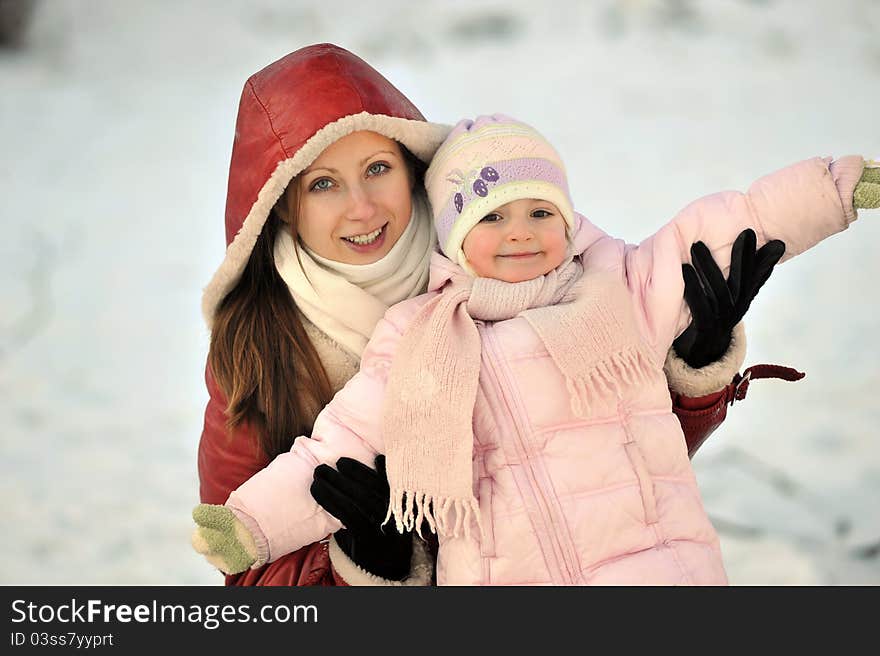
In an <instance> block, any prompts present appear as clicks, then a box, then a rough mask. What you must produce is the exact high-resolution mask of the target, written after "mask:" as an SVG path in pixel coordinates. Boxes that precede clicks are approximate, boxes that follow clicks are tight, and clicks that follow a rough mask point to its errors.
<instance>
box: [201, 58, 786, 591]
mask: <svg viewBox="0 0 880 656" xmlns="http://www.w3.org/2000/svg"><path fill="white" fill-rule="evenodd" d="M447 132H448V128H447V127H446V126H442V125H436V124H432V123H428V122H426V121H425V120H424V118H423V116H422V115H421V113H419V111H418V110H417V109H416V108H415V107H414V106H413V105H412V103H411V102H410V101H409V100H407V98H406V97H404V96H403V94H401V93H400V92H399V91H398V90H397V89H396V88H394V86H392V85H391V84H390V83H389V82H388V81H387V80H386V79H385V78H383V77H382V76H381V75H380V74H379V73H378V72H377V71H375V70H374V69H373V68H371V67H370V66H369V65H368V64H366V63H365V62H364V61H362V60H361V59H359V58H358V57H356V56H354V55H353V54H352V53H350V52H347V51H346V50H343V49H341V48H338V47H336V46H333V45H330V44H321V45H315V46H310V47H307V48H303V49H301V50H298V51H296V52H294V53H291V54H290V55H287V56H286V57H284V58H282V59H280V60H279V61H277V62H275V63H273V64H271V65H269V66H268V67H266V68H265V69H263V70H262V71H260V72H258V73H256V74H255V75H253V76H252V77H251V78H250V79H249V80H248V81H247V83H246V84H245V88H244V91H243V93H242V98H241V103H240V106H239V114H238V119H237V123H236V136H235V142H234V145H233V151H232V161H231V165H230V174H229V187H228V195H227V205H226V240H227V244H228V248H227V251H226V255H225V258H224V260H223V263H222V264H221V266H220V268H219V269H218V271H217V272H216V273H215V275H214V277H213V279H212V280H211V282H210V283H209V285H208V286H207V288H206V289H205V293H204V297H203V312H204V315H205V319H206V321H207V323H208V326H209V327H210V328H211V344H210V351H209V354H208V363H207V367H206V382H207V386H208V391H209V393H210V400H209V402H208V407H207V409H206V412H205V428H204V432H203V433H202V438H201V442H200V445H199V476H200V481H201V501H202V502H203V503H211V504H222V503H223V502H224V501H226V498H227V497H228V495H229V493H230V492H231V491H232V490H234V489H235V488H236V487H238V486H239V485H240V484H241V483H242V482H244V481H245V480H246V479H248V478H249V477H250V476H251V475H252V474H254V473H255V472H256V471H258V470H259V469H262V468H263V467H265V466H266V465H267V464H268V463H269V462H270V461H271V460H272V459H273V458H274V456H276V455H278V454H280V453H282V452H284V451H287V450H289V448H290V446H291V444H292V439H293V438H294V437H296V436H298V435H301V434H308V433H310V431H311V426H312V422H313V421H314V419H315V416H316V415H317V413H318V411H319V410H320V409H321V408H322V407H323V406H324V405H326V404H327V403H328V402H329V401H330V399H331V398H332V396H333V394H334V393H335V392H336V391H337V390H339V389H340V388H341V387H342V386H343V385H344V384H345V382H346V381H347V380H348V379H349V378H351V376H353V375H354V373H355V372H356V371H357V369H358V366H359V360H360V354H361V352H362V350H363V348H364V346H365V345H366V343H367V341H368V339H369V336H370V334H371V333H372V330H373V328H374V326H375V324H376V322H377V321H378V320H379V319H380V318H381V317H382V316H383V314H384V312H385V310H386V309H387V308H388V307H389V306H390V305H393V304H394V303H397V302H399V301H401V300H404V299H406V298H411V297H413V296H416V295H418V294H419V293H421V292H423V291H424V290H425V288H426V286H427V282H428V281H427V277H428V261H429V257H430V253H431V251H432V250H433V248H434V245H435V241H434V239H435V238H434V235H433V230H432V226H431V217H430V211H429V208H428V206H427V203H426V201H425V195H424V188H423V183H422V180H421V175H422V173H423V171H424V167H425V163H427V162H429V161H430V159H431V157H432V155H433V153H434V151H435V150H436V148H437V147H438V146H439V144H440V143H441V142H442V141H443V139H444V138H445V136H446V134H447ZM300 245H301V246H300ZM751 255H752V256H754V255H755V254H754V253H752V254H751ZM758 255H759V261H761V263H762V271H763V272H765V273H767V275H769V271H770V270H772V267H773V265H774V264H775V261H776V260H778V255H781V253H779V254H778V255H774V254H769V253H767V252H765V253H763V254H762V253H761V251H758ZM762 256H763V257H762ZM774 258H775V259H774ZM709 262H710V263H711V258H709ZM695 264H697V265H698V266H699V264H698V262H697V260H695ZM712 264H714V263H712ZM703 266H704V268H705V267H710V266H711V264H709V263H706V262H705V261H704V262H703ZM719 275H720V274H719ZM721 282H722V283H723V282H724V281H723V279H722V281H721ZM742 287H743V288H746V287H747V285H742ZM756 291H757V289H755V292H756ZM691 292H692V293H694V294H698V293H699V290H695V289H694V288H693V287H691ZM688 301H689V303H690V302H691V298H688ZM692 306H693V304H692ZM747 306H748V304H747V303H746V304H745V307H744V308H741V309H742V313H744V312H745V309H746V308H747ZM735 314H736V313H735ZM695 316H696V315H695ZM741 317H742V314H741V313H740V314H739V315H738V316H733V315H731V316H727V317H726V319H728V320H729V321H728V322H727V323H729V325H727V323H724V322H715V323H714V324H712V322H711V321H709V322H706V321H704V322H703V325H702V326H701V327H700V326H696V327H697V328H701V329H700V330H692V331H691V334H690V336H689V337H688V339H687V340H685V342H686V343H685V342H681V343H679V344H677V346H680V348H679V349H678V351H679V353H681V354H682V355H684V357H686V358H687V357H688V356H689V355H693V356H694V358H695V360H694V361H696V360H700V363H701V364H702V363H703V362H710V363H711V364H708V365H707V366H703V367H701V368H700V369H699V370H695V369H691V368H690V367H688V366H687V364H686V363H685V361H683V360H682V359H681V358H677V357H676V354H675V353H673V352H670V358H669V363H670V365H669V366H668V367H667V372H668V376H669V380H670V388H671V393H672V395H673V399H674V400H675V401H676V407H677V408H679V409H680V408H682V407H687V411H688V412H690V413H691V414H690V415H688V416H692V417H695V418H697V420H698V423H699V424H700V425H699V426H698V428H699V431H697V432H696V433H695V432H694V431H688V426H687V424H686V422H684V426H685V430H686V432H690V433H691V434H690V435H688V442H689V444H697V445H698V444H699V442H700V441H701V439H703V438H704V437H705V435H707V434H708V433H709V432H711V430H712V429H714V427H715V426H717V424H718V423H720V421H722V420H723V418H724V412H725V408H726V402H727V400H728V395H729V390H730V389H732V388H731V387H730V386H729V385H727V384H728V383H729V381H731V379H732V378H733V376H734V374H736V372H737V371H738V369H739V367H740V366H741V365H742V360H743V357H744V348H745V344H744V337H743V334H742V329H741V327H738V328H737V330H736V331H735V335H734V338H733V341H731V329H732V328H733V325H734V324H735V323H736V322H738V321H739V319H740V318H741ZM703 319H705V317H704V316H703ZM696 323H697V322H696V321H695V324H696ZM708 324H712V325H708ZM719 333H720V334H721V338H720V339H719V338H718V334H719ZM710 338H711V339H710ZM707 344H709V346H707ZM729 345H730V348H728V346H729ZM707 353H708V355H707ZM719 356H723V357H719ZM697 366H699V365H697ZM682 393H686V394H687V395H688V396H689V397H701V396H703V395H709V396H706V397H705V398H703V399H700V398H697V399H694V398H682ZM707 417H709V418H710V419H708V420H707V419H706V418H707ZM692 450H693V449H692ZM378 484H379V485H380V486H381V481H380V482H379V483H378ZM340 519H343V522H344V523H345V524H346V526H348V530H345V531H340V532H339V533H337V534H335V535H334V536H333V537H332V538H331V539H330V540H329V541H322V542H319V543H315V544H312V545H309V546H307V547H305V548H303V549H301V550H299V551H297V552H295V553H292V554H289V555H288V556H285V557H284V558H281V559H279V560H277V561H275V562H273V563H271V564H269V565H267V566H265V567H262V568H260V569H257V570H250V571H247V572H244V573H242V574H239V575H235V576H229V577H227V579H226V583H227V584H228V585H340V584H355V583H357V584H363V583H367V584H381V583H390V584H396V585H400V584H412V585H419V584H426V583H429V582H430V580H431V559H430V555H429V554H428V553H426V552H425V550H424V547H423V546H422V543H421V542H420V541H418V540H416V541H412V540H411V539H410V537H409V536H405V543H403V544H402V543H401V542H400V540H399V539H398V540H397V541H394V538H393V536H391V537H389V536H385V535H384V534H381V533H378V532H372V534H370V532H369V531H364V530H356V527H354V526H353V525H352V524H349V523H348V522H345V520H344V518H341V517H340ZM413 545H415V548H413ZM377 554H384V555H385V556H387V558H380V559H377V558H376V555H377ZM389 554H390V555H389ZM389 560H390V561H393V562H390V563H389ZM331 565H332V566H331ZM407 565H408V567H407Z"/></svg>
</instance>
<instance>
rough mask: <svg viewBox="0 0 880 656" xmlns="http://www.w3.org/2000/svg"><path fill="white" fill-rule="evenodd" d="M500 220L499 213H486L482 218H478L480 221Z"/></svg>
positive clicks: (492, 221)
mask: <svg viewBox="0 0 880 656" xmlns="http://www.w3.org/2000/svg"><path fill="white" fill-rule="evenodd" d="M500 220H501V215H500V214H487V215H486V216H484V217H483V218H482V219H480V223H495V222H497V221H500Z"/></svg>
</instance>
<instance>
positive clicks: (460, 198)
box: [446, 166, 501, 214]
mask: <svg viewBox="0 0 880 656" xmlns="http://www.w3.org/2000/svg"><path fill="white" fill-rule="evenodd" d="M475 173H476V169H473V170H471V171H470V172H468V173H467V174H466V175H465V174H464V173H462V172H461V171H460V170H459V169H455V170H453V171H450V174H449V176H448V177H447V178H446V179H447V180H449V181H450V182H454V183H456V184H459V185H461V186H462V187H464V186H465V185H466V184H467V182H466V181H467V180H468V179H469V178H470V177H471V176H473V175H475ZM500 178H501V176H500V175H499V174H498V171H496V170H495V169H493V168H492V167H491V166H484V167H483V168H482V169H480V173H479V177H477V178H476V180H474V182H473V183H472V184H471V189H472V190H473V192H474V193H475V194H476V195H477V196H479V197H480V198H485V197H486V196H488V195H489V185H488V184H486V183H493V184H494V183H495V182H498V180H499V179H500ZM452 202H453V204H454V205H455V211H456V212H458V213H459V214H461V212H462V210H463V209H464V194H462V193H461V192H456V194H455V195H454V196H453V197H452Z"/></svg>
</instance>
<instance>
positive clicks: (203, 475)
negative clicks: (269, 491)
mask: <svg viewBox="0 0 880 656" xmlns="http://www.w3.org/2000/svg"><path fill="white" fill-rule="evenodd" d="M205 383H206V384H207V386H208V394H209V395H210V399H209V400H208V407H207V408H206V409H205V426H204V429H203V430H202V437H201V440H200V441H199V455H198V467H199V495H200V498H201V501H202V503H215V504H222V503H225V502H226V499H227V498H228V497H229V494H230V492H232V491H233V490H234V489H235V488H237V487H238V486H239V485H241V484H242V483H244V482H245V481H246V480H247V479H248V478H250V477H251V476H253V475H254V474H255V473H257V472H258V471H259V470H261V469H263V468H264V467H265V466H266V465H267V464H269V459H268V458H267V457H266V456H265V455H264V454H263V453H262V452H261V451H260V449H259V446H258V441H257V435H256V432H255V431H254V429H253V427H251V426H249V425H240V426H237V427H236V428H235V430H234V431H232V432H231V433H230V432H229V431H227V430H226V399H225V398H224V396H223V393H222V392H221V391H220V388H219V387H217V384H216V382H215V381H214V377H213V376H212V375H211V371H210V368H209V367H206V368H205ZM339 581H341V579H339V578H338V576H334V573H333V571H332V569H331V567H330V556H329V555H328V553H327V545H326V543H321V542H316V543H314V544H310V545H308V546H306V547H303V548H302V549H300V550H299V551H295V552H293V553H291V554H287V555H286V556H282V557H281V558H279V559H278V560H276V561H274V562H272V563H269V564H268V565H265V566H263V567H261V568H259V569H255V570H248V571H246V572H242V573H241V574H234V575H230V576H227V577H226V585H297V586H299V585H338V584H339ZM343 583H344V582H343Z"/></svg>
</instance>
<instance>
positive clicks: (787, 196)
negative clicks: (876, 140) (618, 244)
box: [626, 156, 875, 353]
mask: <svg viewBox="0 0 880 656" xmlns="http://www.w3.org/2000/svg"><path fill="white" fill-rule="evenodd" d="M864 168H865V167H864V161H863V160H862V158H861V157H858V156H848V157H844V158H841V159H839V160H836V161H834V162H831V160H830V158H829V159H821V158H814V159H810V160H806V161H804V162H800V163H798V164H795V165H793V166H789V167H787V168H785V169H782V170H780V171H777V172H775V173H771V174H770V175H767V176H764V177H763V178H760V179H759V180H757V181H756V182H755V183H753V184H752V185H751V187H750V188H749V190H748V192H746V193H740V192H732V191H728V192H720V193H716V194H712V195H710V196H706V197H704V198H701V199H699V200H697V201H695V202H693V203H691V204H690V205H688V206H687V207H685V208H684V209H683V210H682V211H681V212H680V213H679V214H678V215H677V216H676V217H675V218H674V219H673V220H672V221H671V222H669V223H668V224H667V225H665V226H664V227H663V228H661V229H660V230H659V231H658V232H657V233H656V234H655V235H653V236H652V237H649V238H648V239H646V240H645V241H643V242H642V243H641V244H639V245H638V246H637V247H632V246H630V247H627V253H626V267H627V277H628V281H629V285H630V287H631V289H633V290H634V292H636V298H637V299H638V300H639V302H640V304H641V309H642V311H643V312H644V316H645V322H646V325H647V326H648V327H649V330H650V331H651V332H652V334H653V337H654V344H655V347H656V350H657V352H658V353H665V352H666V351H667V350H668V348H669V346H670V345H671V344H672V341H673V340H674V339H675V338H676V337H678V336H679V335H680V334H681V333H682V331H683V330H684V329H685V328H686V327H687V325H688V324H689V323H690V321H691V316H690V312H689V311H688V308H687V305H686V304H685V303H684V302H683V296H684V279H683V277H682V268H681V265H682V263H686V262H689V261H690V258H691V253H690V248H691V245H692V244H694V243H696V242H703V243H704V244H705V245H706V246H707V248H708V250H709V251H710V252H711V254H712V256H713V257H714V259H715V261H716V262H717V263H718V265H719V266H720V267H721V269H722V271H724V272H725V274H727V272H728V270H729V267H730V261H731V244H733V243H734V241H735V239H736V238H737V236H738V235H739V234H741V233H742V232H743V231H744V230H747V229H751V230H753V231H754V232H755V234H756V242H757V245H758V246H763V245H764V244H766V243H768V242H770V241H771V240H774V239H778V240H780V241H782V242H784V244H785V254H784V255H783V256H782V258H781V260H780V261H785V260H787V259H789V258H791V257H794V256H795V255H798V254H800V253H802V252H804V251H805V250H807V249H808V248H811V247H812V246H814V245H815V244H817V243H818V242H820V241H821V240H823V239H825V238H826V237H829V236H830V235H833V234H835V233H837V232H840V231H842V230H844V229H846V228H847V227H848V226H849V224H850V223H851V222H852V221H853V220H855V218H856V211H855V210H856V205H857V203H854V200H855V189H856V186H857V185H859V184H865V183H867V184H875V183H873V182H871V181H870V177H871V176H872V175H873V173H872V172H871V171H869V172H868V173H867V174H866V176H867V178H865V176H863V170H864ZM860 181H861V182H860ZM864 189H865V187H860V194H863V193H864ZM869 191H870V189H869Z"/></svg>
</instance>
